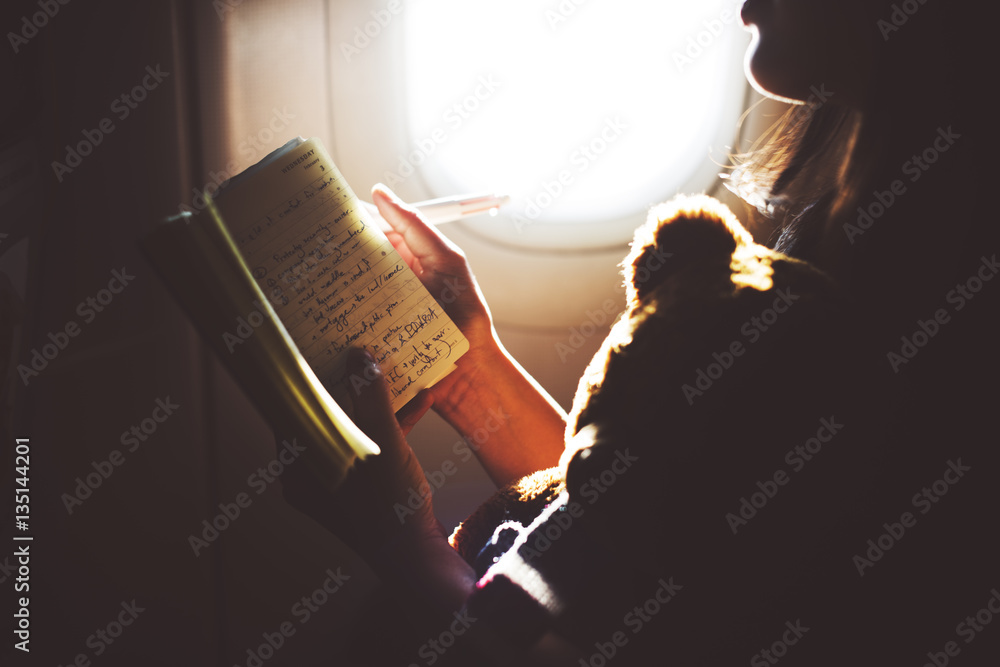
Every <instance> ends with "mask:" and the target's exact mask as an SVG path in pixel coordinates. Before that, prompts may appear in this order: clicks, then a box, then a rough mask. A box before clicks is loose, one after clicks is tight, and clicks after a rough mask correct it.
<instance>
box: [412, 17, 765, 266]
mask: <svg viewBox="0 0 1000 667" xmlns="http://www.w3.org/2000/svg"><path fill="white" fill-rule="evenodd" d="M739 5H740V3H737V2H733V0H701V1H700V2H697V3H693V2H685V1H681V0H676V1H672V2H671V1H667V2H664V1H662V0H661V1H659V2H652V1H650V0H615V1H614V2H611V1H610V0H562V1H558V0H553V1H551V2H546V3H539V2H537V0H504V1H503V2H486V1H479V2H475V1H471V0H411V1H410V2H408V3H407V5H406V12H405V13H404V17H405V24H406V28H405V35H404V50H405V58H404V62H405V70H406V74H405V80H406V87H405V94H406V98H407V100H406V106H407V109H408V121H407V124H408V125H407V131H408V133H409V137H410V140H411V142H412V143H411V145H413V146H415V147H417V148H418V149H419V148H420V147H423V148H425V149H426V150H425V151H419V150H418V152H417V153H414V157H416V156H417V155H420V156H421V159H420V162H421V164H419V165H417V164H414V165H413V166H414V168H415V171H416V173H418V174H419V175H420V177H421V178H423V179H424V181H425V184H426V186H427V189H428V191H429V192H431V193H433V194H434V196H444V195H448V194H454V193H458V192H476V191H487V190H488V191H497V192H504V193H506V194H510V195H511V197H512V200H511V203H510V204H509V205H507V206H505V207H504V208H503V209H502V211H501V214H500V215H499V216H497V217H495V218H487V219H482V218H480V219H474V220H470V221H469V222H468V223H463V224H468V225H469V227H471V228H473V229H475V230H476V231H477V232H478V233H481V234H484V235H487V236H489V237H491V238H492V239H494V240H496V241H500V242H504V243H508V244H513V245H518V246H530V247H536V248H539V247H541V248H568V247H576V248H593V247H600V246H608V245H617V244H620V243H622V242H623V241H624V240H627V239H629V238H630V237H631V234H632V231H633V230H634V228H635V227H636V226H637V225H638V224H639V223H641V221H642V220H643V219H644V217H645V212H646V210H647V209H648V207H649V206H650V205H651V204H654V203H657V202H659V201H662V200H664V199H667V198H669V197H670V196H672V195H673V194H675V193H677V192H694V191H702V190H704V189H706V188H708V187H711V186H712V185H714V181H715V179H717V173H718V172H719V166H718V164H717V163H718V161H719V157H718V156H719V155H722V156H724V155H725V152H726V146H727V145H728V144H729V143H731V141H732V137H733V136H734V135H735V129H736V123H737V121H738V119H739V115H740V113H741V112H742V106H743V101H744V97H745V91H746V89H747V88H746V86H747V84H746V81H745V78H744V75H743V68H742V60H743V52H744V51H745V50H746V46H747V44H748V43H749V41H750V35H749V33H747V32H746V31H745V30H744V29H743V26H742V23H741V21H740V18H739ZM713 153H714V154H715V155H716V157H715V158H714V159H713V157H712V154H713Z"/></svg>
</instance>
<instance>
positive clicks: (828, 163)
mask: <svg viewBox="0 0 1000 667" xmlns="http://www.w3.org/2000/svg"><path fill="white" fill-rule="evenodd" d="M864 121H865V114H864V113H863V112H862V111H859V110H855V109H851V108H849V107H846V106H842V105H836V104H831V103H828V102H807V103H804V104H802V105H797V106H794V107H792V108H791V109H789V110H788V111H787V112H786V113H785V114H784V115H783V116H782V117H781V118H780V119H779V120H778V121H777V122H776V123H774V124H773V125H771V127H770V128H768V129H767V130H766V131H765V132H764V134H763V135H762V136H761V137H759V138H758V139H757V140H756V142H755V143H754V144H753V146H751V148H750V150H749V151H748V152H747V153H744V154H741V155H734V156H732V159H733V169H732V171H731V172H730V173H729V174H728V175H727V178H728V187H729V188H730V189H731V190H733V192H735V193H736V194H737V195H739V196H740V197H742V198H743V199H744V200H746V201H747V202H748V203H750V204H752V205H754V206H755V207H756V208H757V209H758V211H760V213H761V214H762V215H764V216H766V217H768V218H772V219H774V220H775V221H776V222H777V224H778V237H777V239H774V240H773V244H772V245H773V246H774V248H775V249H776V250H779V251H780V252H784V253H786V254H795V255H801V254H806V255H808V254H810V253H809V252H808V248H809V247H810V246H811V245H812V243H815V242H819V238H818V237H819V236H821V234H820V232H821V230H822V229H823V228H824V227H825V224H824V221H828V220H832V219H835V218H836V217H837V216H838V215H839V214H840V213H842V212H843V211H845V210H851V209H852V208H853V206H852V203H853V202H854V201H855V200H856V199H857V197H858V192H859V191H860V190H861V188H862V186H863V184H864V182H865V181H866V179H867V177H868V168H869V167H870V166H871V165H872V164H874V163H875V158H876V155H873V154H872V153H873V152H877V146H878V144H877V142H870V141H865V137H864V136H863V135H867V134H869V133H868V132H865V123H864Z"/></svg>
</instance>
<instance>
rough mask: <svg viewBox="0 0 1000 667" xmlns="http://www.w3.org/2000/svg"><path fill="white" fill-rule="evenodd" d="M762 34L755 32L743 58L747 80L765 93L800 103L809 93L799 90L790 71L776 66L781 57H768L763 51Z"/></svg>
mask: <svg viewBox="0 0 1000 667" xmlns="http://www.w3.org/2000/svg"><path fill="white" fill-rule="evenodd" d="M759 42H760V34H759V33H757V32H756V31H755V32H754V38H753V41H751V42H750V47H749V48H748V49H747V53H746V56H745V57H744V59H743V71H744V73H745V75H746V77H747V81H749V82H750V85H751V86H753V87H754V89H755V90H756V91H757V92H758V93H760V94H761V95H764V96H765V97H770V98H773V99H776V100H779V101H781V102H787V103H790V104H800V103H801V102H802V100H804V99H806V97H807V96H808V93H806V92H803V91H801V90H799V89H798V88H799V87H798V86H795V85H793V84H792V82H791V80H790V77H788V74H789V73H788V72H783V71H781V69H780V68H778V67H776V66H775V64H776V62H775V61H777V62H781V61H782V59H780V58H777V59H776V58H768V57H767V54H766V53H762V52H761V50H760V48H759Z"/></svg>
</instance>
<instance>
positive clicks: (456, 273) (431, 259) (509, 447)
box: [372, 185, 565, 486]
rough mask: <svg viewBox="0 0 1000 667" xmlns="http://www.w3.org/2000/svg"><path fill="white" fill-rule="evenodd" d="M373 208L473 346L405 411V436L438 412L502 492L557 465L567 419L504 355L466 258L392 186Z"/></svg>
mask: <svg viewBox="0 0 1000 667" xmlns="http://www.w3.org/2000/svg"><path fill="white" fill-rule="evenodd" d="M372 201H374V202H375V205H376V206H377V207H378V210H379V213H380V214H381V216H382V217H383V218H384V219H385V221H386V222H387V223H388V224H389V226H390V227H391V231H390V232H389V233H388V234H387V236H388V237H389V240H390V241H391V242H392V244H393V246H394V247H395V248H396V250H397V251H398V252H399V253H400V255H401V256H402V257H403V259H404V260H405V261H406V263H407V264H409V266H410V268H411V269H413V271H414V272H415V273H416V274H417V277H418V278H419V279H420V281H421V282H422V283H423V284H424V286H425V287H426V288H427V290H428V291H429V292H430V293H431V295H432V296H433V297H434V298H435V299H437V301H438V303H440V304H441V306H442V308H443V309H444V311H445V312H446V313H448V316H449V317H450V318H451V319H452V321H454V322H455V324H456V325H457V326H458V328H459V329H460V330H461V331H462V333H463V334H464V335H465V337H466V339H468V341H469V351H468V352H466V353H465V354H464V355H463V356H462V357H461V358H460V359H459V360H458V362H457V363H456V366H457V368H456V369H455V370H454V371H452V372H451V373H450V374H449V375H447V376H445V377H444V378H442V379H441V380H440V381H438V382H437V384H435V385H434V386H433V387H431V388H430V389H426V390H424V391H422V392H420V394H418V395H417V397H416V398H414V399H413V400H412V401H410V404H409V405H407V406H406V407H405V408H403V409H402V410H400V412H399V414H398V415H397V416H398V418H399V423H400V424H401V425H402V428H403V430H404V432H408V431H409V429H410V428H411V427H412V426H413V424H415V423H416V422H417V420H419V419H420V417H421V416H423V414H424V413H425V412H426V411H427V410H428V408H430V407H432V406H433V407H434V409H435V410H436V411H437V412H438V413H439V414H440V415H441V416H442V417H444V418H445V420H447V421H448V423H449V424H451V425H452V426H453V427H454V428H455V430H457V431H458V432H459V433H460V434H461V435H462V436H463V437H465V438H466V440H467V442H468V443H469V447H470V448H471V449H472V450H473V451H474V452H475V453H476V455H477V456H478V457H479V460H480V462H481V463H482V464H483V467H484V468H485V469H486V472H487V473H488V474H489V475H490V477H491V478H492V479H493V481H494V482H495V483H496V484H497V485H498V486H504V485H506V484H508V483H510V482H512V481H514V480H516V479H518V478H520V477H522V476H524V475H527V474H530V473H532V472H534V471H536V470H540V469H542V468H548V467H550V466H554V465H556V464H557V463H558V461H559V455H560V454H561V453H562V444H563V431H564V430H565V414H564V413H563V411H562V408H560V407H559V405H558V404H557V403H556V402H555V401H554V400H553V399H552V398H551V397H550V396H549V395H548V394H547V393H546V392H545V390H543V389H542V388H541V387H540V386H539V385H538V384H537V383H536V382H535V381H534V380H533V379H532V378H531V377H530V376H529V375H528V374H527V373H525V372H524V369H522V368H521V367H520V366H519V365H518V364H517V362H515V361H514V359H513V358H511V357H510V355H508V354H507V352H506V350H504V349H503V346H502V345H501V344H500V341H499V339H498V338H497V336H496V332H495V331H494V329H493V321H492V317H491V316H490V311H489V309H488V308H487V306H486V301H485V299H484V298H483V295H482V292H481V291H480V289H479V285H477V284H476V279H475V278H474V277H473V275H472V271H471V269H470V268H469V263H468V261H467V260H466V258H465V254H464V253H463V252H462V251H461V250H460V249H459V248H458V247H456V246H455V244H453V243H452V242H451V241H449V240H448V239H447V238H445V237H444V236H443V235H442V234H441V233H440V232H438V230H437V229H435V228H434V227H432V226H430V225H428V224H427V223H425V222H424V221H423V220H422V219H421V218H420V214H419V213H418V212H417V211H415V210H414V209H412V208H410V207H408V206H406V205H405V204H404V203H403V202H401V201H400V200H399V198H398V197H396V196H395V195H394V194H393V193H392V192H390V191H389V190H388V189H387V188H386V187H385V186H382V185H377V186H375V187H374V188H373V189H372Z"/></svg>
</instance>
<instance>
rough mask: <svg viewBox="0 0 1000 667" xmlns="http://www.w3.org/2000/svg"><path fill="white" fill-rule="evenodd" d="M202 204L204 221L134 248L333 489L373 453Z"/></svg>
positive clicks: (161, 230) (189, 221) (174, 226)
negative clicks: (242, 323) (244, 327)
mask: <svg viewBox="0 0 1000 667" xmlns="http://www.w3.org/2000/svg"><path fill="white" fill-rule="evenodd" d="M206 200H208V207H207V209H206V211H205V213H207V215H206V214H205V213H202V214H199V215H198V216H197V217H195V216H193V215H191V214H190V213H184V214H181V215H179V216H175V217H173V218H170V219H168V220H167V221H165V222H163V223H161V224H159V225H158V226H157V227H156V228H155V229H154V230H153V231H152V232H150V233H149V234H147V235H146V236H145V237H144V238H143V239H141V240H140V248H141V249H142V251H143V252H144V253H145V255H146V257H147V258H148V259H149V261H150V263H151V264H152V265H153V267H154V269H155V270H156V272H157V273H158V274H159V275H160V278H161V279H162V280H163V282H164V283H165V284H166V286H167V287H168V289H169V291H170V292H171V293H172V294H173V296H174V298H175V299H176V300H177V302H178V303H179V304H180V306H181V308H182V309H183V310H184V311H185V312H186V313H187V315H188V317H189V318H190V320H191V321H192V323H193V324H194V325H195V328H196V329H198V331H199V333H200V334H201V335H202V338H203V339H204V340H205V342H206V343H208V345H209V346H210V347H211V348H212V349H213V350H215V352H216V355H217V356H218V357H219V359H220V361H222V362H223V365H224V366H226V368H227V369H228V370H229V372H230V373H231V374H232V375H233V376H234V378H235V379H236V380H237V381H238V382H239V384H240V386H241V387H242V388H243V390H244V391H245V392H246V393H247V394H248V396H249V397H250V399H251V400H252V401H253V402H254V404H255V405H256V407H257V409H258V410H259V411H260V412H261V414H262V415H263V416H264V417H265V419H266V420H267V421H268V422H269V423H270V424H271V426H272V427H273V428H274V429H275V430H276V432H277V434H278V435H279V436H282V437H294V438H296V439H301V440H302V441H303V442H302V443H301V444H302V445H303V446H304V447H305V448H306V449H305V452H304V453H303V457H304V458H305V459H306V460H307V461H309V463H310V465H311V466H312V467H313V469H314V471H315V472H316V474H317V475H318V477H319V479H320V480H321V481H322V482H323V483H324V484H325V485H326V486H327V487H328V488H331V489H334V488H336V487H337V486H338V485H339V484H340V482H341V481H343V479H344V477H345V476H346V474H347V471H348V469H349V468H350V467H351V465H353V462H354V460H355V458H361V459H364V458H366V457H368V456H370V455H372V454H378V453H379V448H378V446H377V445H376V444H375V443H374V442H372V440H371V439H370V438H369V437H368V436H366V435H365V434H364V433H363V432H362V431H361V429H359V428H358V427H357V426H356V425H355V424H354V422H353V421H351V419H350V418H349V417H348V416H347V414H346V413H345V412H344V410H343V409H342V408H341V407H340V406H339V405H338V404H337V403H336V401H334V400H333V398H332V397H331V396H330V394H329V392H328V391H327V390H326V389H325V388H324V387H323V384H322V383H321V382H320V380H319V378H317V377H316V374H315V373H314V372H313V370H312V368H311V367H310V366H309V364H308V363H307V362H306V360H305V358H304V357H303V356H302V354H301V352H300V351H299V349H298V347H297V346H296V344H295V342H294V341H293V340H292V338H291V336H290V335H289V333H288V331H287V330H286V329H285V326H284V325H283V324H282V322H281V320H280V319H279V318H278V315H277V313H276V312H275V311H274V308H273V307H272V306H271V304H270V302H269V301H268V300H267V297H265V296H264V293H263V292H262V291H261V289H260V287H259V286H258V285H257V283H256V281H255V280H254V279H253V276H252V275H251V273H250V270H249V269H248V268H247V266H246V263H245V262H244V261H243V258H242V256H241V254H240V252H239V250H238V249H237V247H236V245H235V243H234V242H233V239H232V237H231V236H230V234H229V232H228V230H227V228H226V225H225V223H224V222H223V221H222V218H221V216H220V214H219V211H218V209H217V208H216V207H215V203H214V202H213V201H211V199H210V198H209V197H207V196H206ZM255 312H258V313H260V314H261V315H262V319H263V321H262V322H260V324H259V326H255V327H254V329H253V331H252V333H251V334H250V335H249V336H248V337H246V338H243V337H242V336H240V337H239V340H240V341H241V342H240V343H239V344H236V345H234V344H233V343H232V341H233V336H234V331H235V330H236V327H237V320H238V318H244V320H246V318H248V316H249V315H250V314H252V313H255ZM257 319H258V320H259V319H261V318H260V317H258V318H257ZM226 334H229V336H228V337H227V335H226ZM227 338H228V342H227Z"/></svg>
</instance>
